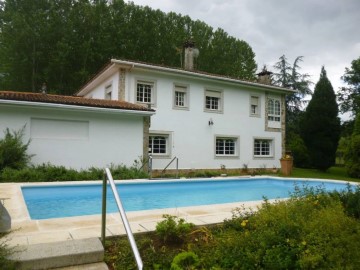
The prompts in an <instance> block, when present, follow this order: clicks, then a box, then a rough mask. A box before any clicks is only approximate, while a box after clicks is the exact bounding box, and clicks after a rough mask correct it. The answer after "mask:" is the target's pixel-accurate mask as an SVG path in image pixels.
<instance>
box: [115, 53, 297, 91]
mask: <svg viewBox="0 0 360 270" xmlns="http://www.w3.org/2000/svg"><path fill="white" fill-rule="evenodd" d="M111 62H112V63H116V64H118V65H119V67H120V66H121V67H124V68H139V69H146V70H157V71H160V72H166V73H173V74H182V75H185V76H191V77H198V78H205V79H210V80H217V81H221V82H227V83H233V84H241V85H245V86H249V87H253V88H262V89H264V88H265V89H266V90H268V91H272V92H274V91H275V92H280V93H285V94H292V93H295V92H296V91H295V90H292V89H287V88H282V87H278V86H273V85H267V84H260V83H255V82H247V81H242V80H238V79H233V78H227V77H222V76H216V75H213V74H203V73H196V72H192V71H187V70H181V69H174V68H169V67H161V66H155V65H148V64H143V63H136V62H131V61H126V60H117V59H111Z"/></svg>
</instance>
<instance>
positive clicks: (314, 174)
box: [290, 166, 360, 182]
mask: <svg viewBox="0 0 360 270" xmlns="http://www.w3.org/2000/svg"><path fill="white" fill-rule="evenodd" d="M290 177H299V178H320V179H334V180H344V181H352V182H360V179H359V178H352V177H349V176H348V175H347V174H346V169H345V167H340V166H334V167H331V168H330V169H328V170H327V171H326V172H322V171H319V170H316V169H302V168H294V169H293V171H292V174H291V176H290Z"/></svg>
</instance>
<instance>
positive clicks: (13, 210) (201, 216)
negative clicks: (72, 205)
mask: <svg viewBox="0 0 360 270" xmlns="http://www.w3.org/2000/svg"><path fill="white" fill-rule="evenodd" d="M87 183H89V182H84V181H82V182H72V183H69V182H67V183H39V185H41V184H50V185H59V184H87ZM91 183H94V181H92V182H91ZM22 185H29V184H20V183H5V184H0V198H9V199H7V200H5V201H4V206H5V209H6V210H7V211H8V214H9V216H10V218H11V231H12V232H11V233H10V234H9V235H7V236H6V238H5V239H6V241H7V244H8V245H9V246H17V245H21V246H23V245H32V244H39V243H51V242H58V241H65V240H73V239H85V238H91V237H100V236H101V215H91V216H78V217H69V218H53V219H46V220H31V219H30V216H29V213H28V211H27V207H26V204H25V201H24V198H23V196H22V192H21V186H22ZM31 185H36V184H34V183H31ZM260 204H261V201H256V202H246V203H228V204H218V205H206V206H191V207H181V208H168V209H160V210H146V211H133V212H127V217H128V219H129V223H130V226H131V230H132V232H133V233H138V232H147V231H153V230H155V227H156V224H157V223H158V222H159V221H161V220H163V215H164V214H169V215H174V216H178V217H182V218H184V219H185V220H186V221H188V222H192V223H194V224H195V225H205V224H214V223H219V222H222V221H223V220H224V219H226V218H231V216H232V210H233V209H235V208H236V207H240V206H241V205H245V206H246V207H252V208H256V206H257V205H260ZM106 223H107V224H106V235H107V236H117V235H122V234H124V233H125V229H124V226H123V224H122V221H121V218H120V215H119V213H112V214H108V215H107V221H106ZM1 240H4V239H1Z"/></svg>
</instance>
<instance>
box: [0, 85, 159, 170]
mask: <svg viewBox="0 0 360 270" xmlns="http://www.w3.org/2000/svg"><path fill="white" fill-rule="evenodd" d="M153 114H154V111H153V110H151V109H148V108H146V107H143V106H141V105H136V104H130V103H128V102H120V101H107V100H96V99H91V100H89V99H86V98H79V97H71V96H59V95H50V94H45V93H44V94H43V93H24V92H11V91H0V131H1V133H2V132H3V131H4V130H5V129H6V128H9V129H10V130H14V131H18V130H20V129H22V128H24V140H26V141H28V140H29V139H30V140H31V142H30V145H29V148H28V154H32V155H34V156H33V157H32V158H31V163H33V164H42V163H51V164H53V165H61V166H65V167H68V168H74V169H86V168H89V167H92V166H93V167H105V166H109V165H111V164H115V165H119V164H124V165H126V166H131V165H133V164H134V160H138V159H139V157H140V156H143V153H144V149H145V148H144V145H143V142H144V137H143V135H144V127H145V128H147V126H148V125H147V124H144V123H148V122H149V120H148V119H149V118H150V117H151V115H153ZM2 137H3V136H2V134H1V135H0V138H2ZM24 142H25V141H24ZM146 147H147V146H146ZM146 149H147V148H146Z"/></svg>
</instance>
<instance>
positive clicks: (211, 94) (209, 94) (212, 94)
mask: <svg viewBox="0 0 360 270" xmlns="http://www.w3.org/2000/svg"><path fill="white" fill-rule="evenodd" d="M206 96H207V97H215V98H221V92H218V91H209V90H206Z"/></svg>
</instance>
